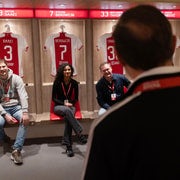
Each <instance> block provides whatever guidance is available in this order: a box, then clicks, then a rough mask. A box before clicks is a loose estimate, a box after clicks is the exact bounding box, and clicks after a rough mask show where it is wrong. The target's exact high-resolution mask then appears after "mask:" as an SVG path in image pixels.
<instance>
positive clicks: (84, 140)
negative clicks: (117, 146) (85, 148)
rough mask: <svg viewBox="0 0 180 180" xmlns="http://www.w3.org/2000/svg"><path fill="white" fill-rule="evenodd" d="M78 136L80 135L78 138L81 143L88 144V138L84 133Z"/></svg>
mask: <svg viewBox="0 0 180 180" xmlns="http://www.w3.org/2000/svg"><path fill="white" fill-rule="evenodd" d="M77 137H78V140H79V142H80V143H81V144H86V143H87V138H86V137H85V136H84V135H82V134H80V135H78V136H77Z"/></svg>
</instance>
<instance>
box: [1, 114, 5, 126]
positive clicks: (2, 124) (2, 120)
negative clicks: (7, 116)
mask: <svg viewBox="0 0 180 180" xmlns="http://www.w3.org/2000/svg"><path fill="white" fill-rule="evenodd" d="M4 124H5V120H4V118H3V117H2V116H1V117H0V128H1V127H3V126H4Z"/></svg>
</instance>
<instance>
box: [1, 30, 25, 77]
mask: <svg viewBox="0 0 180 180" xmlns="http://www.w3.org/2000/svg"><path fill="white" fill-rule="evenodd" d="M27 49H28V45H27V43H26V40H25V39H24V38H23V37H22V36H20V35H17V34H13V33H2V34H0V58H2V59H5V60H6V62H7V65H8V67H9V68H11V69H12V70H13V72H14V73H15V74H18V75H20V76H21V77H23V67H22V52H23V51H24V50H27Z"/></svg>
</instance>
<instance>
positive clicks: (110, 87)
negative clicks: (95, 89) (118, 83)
mask: <svg viewBox="0 0 180 180" xmlns="http://www.w3.org/2000/svg"><path fill="white" fill-rule="evenodd" d="M108 88H109V89H110V90H112V91H114V82H112V84H111V86H109V85H108Z"/></svg>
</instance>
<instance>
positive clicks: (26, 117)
mask: <svg viewBox="0 0 180 180" xmlns="http://www.w3.org/2000/svg"><path fill="white" fill-rule="evenodd" d="M21 123H22V124H23V125H24V126H27V125H28V124H29V114H28V113H27V112H26V113H25V112H24V113H23V115H22V120H21Z"/></svg>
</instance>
